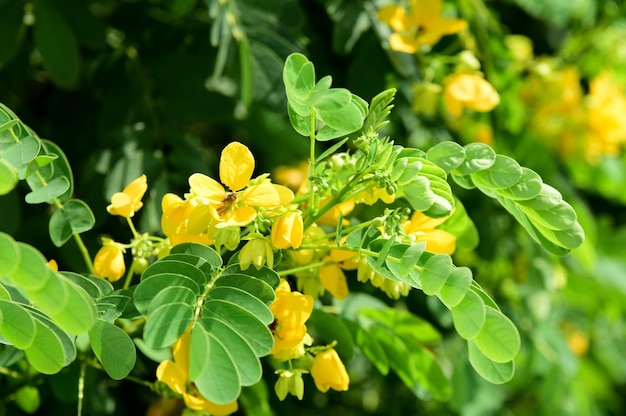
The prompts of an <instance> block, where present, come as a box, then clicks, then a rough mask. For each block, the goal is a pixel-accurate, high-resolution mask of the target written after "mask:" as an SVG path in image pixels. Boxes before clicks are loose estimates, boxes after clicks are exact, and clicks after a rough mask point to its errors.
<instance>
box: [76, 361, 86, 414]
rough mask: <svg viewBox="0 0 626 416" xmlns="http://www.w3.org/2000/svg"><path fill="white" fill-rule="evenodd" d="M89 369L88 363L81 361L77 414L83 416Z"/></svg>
mask: <svg viewBox="0 0 626 416" xmlns="http://www.w3.org/2000/svg"><path fill="white" fill-rule="evenodd" d="M86 370H87V363H86V362H85V361H83V362H81V363H80V375H79V376H78V406H77V409H76V414H77V415H78V416H81V415H82V414H83V400H84V399H85V373H86Z"/></svg>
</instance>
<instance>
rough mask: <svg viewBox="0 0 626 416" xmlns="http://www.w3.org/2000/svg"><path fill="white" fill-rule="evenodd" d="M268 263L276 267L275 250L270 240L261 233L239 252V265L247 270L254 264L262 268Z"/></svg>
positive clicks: (268, 265) (269, 265) (270, 266)
mask: <svg viewBox="0 0 626 416" xmlns="http://www.w3.org/2000/svg"><path fill="white" fill-rule="evenodd" d="M266 263H267V267H269V268H272V267H274V251H273V250H272V245H271V244H270V242H269V241H267V239H266V238H265V237H263V236H261V235H260V234H259V235H258V236H257V237H254V238H253V239H251V240H250V241H248V243H246V245H245V246H243V248H242V249H241V251H240V252H239V266H240V267H241V270H246V269H247V268H248V267H250V264H253V265H254V267H256V268H257V269H260V268H261V267H263V265H264V264H266Z"/></svg>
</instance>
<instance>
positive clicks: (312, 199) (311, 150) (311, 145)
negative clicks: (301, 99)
mask: <svg viewBox="0 0 626 416" xmlns="http://www.w3.org/2000/svg"><path fill="white" fill-rule="evenodd" d="M310 129H311V135H310V137H309V139H310V141H309V177H308V182H309V215H310V216H313V212H314V209H315V207H314V205H315V196H314V194H313V193H314V192H313V191H314V189H313V175H315V110H314V109H313V108H311V126H310ZM304 228H305V229H306V228H307V227H306V226H305V227H304Z"/></svg>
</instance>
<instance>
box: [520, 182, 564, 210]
mask: <svg viewBox="0 0 626 416" xmlns="http://www.w3.org/2000/svg"><path fill="white" fill-rule="evenodd" d="M561 201H563V197H562V196H561V193H560V192H559V191H557V190H556V189H554V188H553V187H551V186H550V185H547V184H545V183H542V184H541V191H540V192H539V194H538V195H537V196H536V197H534V198H531V199H528V200H523V201H518V203H519V204H520V205H523V206H525V207H528V208H530V209H536V210H544V209H550V208H553V207H556V206H557V205H559V204H560V203H561Z"/></svg>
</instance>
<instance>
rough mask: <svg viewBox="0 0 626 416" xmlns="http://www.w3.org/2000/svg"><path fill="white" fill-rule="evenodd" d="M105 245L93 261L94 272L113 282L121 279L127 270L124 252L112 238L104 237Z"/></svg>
mask: <svg viewBox="0 0 626 416" xmlns="http://www.w3.org/2000/svg"><path fill="white" fill-rule="evenodd" d="M103 240H104V244H105V245H104V246H102V248H101V249H100V250H99V251H98V253H97V254H96V258H95V259H94V262H93V268H94V273H95V275H96V276H98V277H102V278H105V279H108V280H109V281H111V282H115V281H117V280H119V279H120V278H121V277H122V276H123V275H124V272H125V271H126V264H125V263H124V253H123V251H122V249H121V248H120V247H119V246H118V245H116V244H115V242H113V241H112V240H109V239H103Z"/></svg>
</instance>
